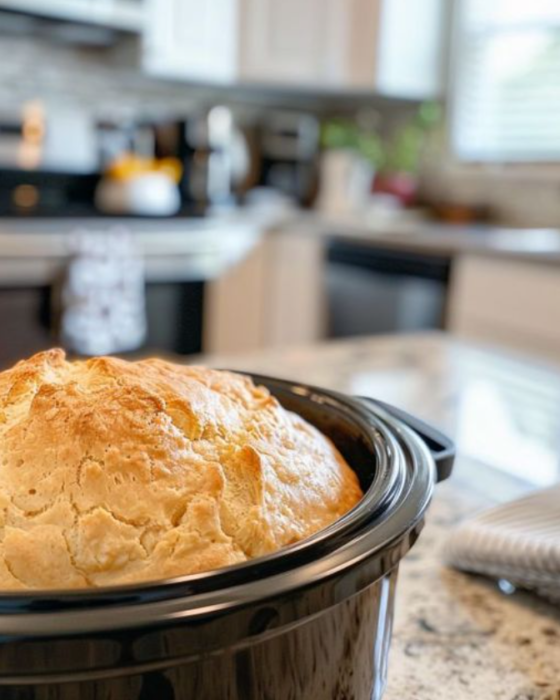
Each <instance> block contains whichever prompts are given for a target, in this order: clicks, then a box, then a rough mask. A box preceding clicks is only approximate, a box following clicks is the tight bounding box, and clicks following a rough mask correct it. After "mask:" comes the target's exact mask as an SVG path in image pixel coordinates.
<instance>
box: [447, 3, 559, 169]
mask: <svg viewBox="0 0 560 700" xmlns="http://www.w3.org/2000/svg"><path fill="white" fill-rule="evenodd" d="M456 19H457V21H456V32H455V58H454V70H453V74H452V89H451V141H452V146H453V150H454V152H455V154H456V156H457V157H458V158H459V159H460V160H464V161H487V162H492V161H493V162H545V161H558V160H560V2H559V0H493V1H492V2H489V1H488V0H458V2H457V18H456Z"/></svg>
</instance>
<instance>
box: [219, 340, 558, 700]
mask: <svg viewBox="0 0 560 700" xmlns="http://www.w3.org/2000/svg"><path fill="white" fill-rule="evenodd" d="M210 361H211V362H212V364H215V365H217V366H222V367H224V366H227V367H231V368H235V369H241V370H243V369H245V370H248V371H249V370H250V371H254V372H260V373H263V374H270V375H277V376H281V377H285V378H289V379H294V380H298V381H302V382H306V383H310V384H316V385H319V386H324V387H330V388H332V389H336V390H340V391H344V392H347V393H350V394H354V395H370V396H375V397H377V398H381V399H383V400H386V401H389V402H392V403H394V404H397V405H399V406H400V407H402V408H404V409H405V410H408V411H411V412H414V413H416V414H417V415H418V416H420V417H421V418H424V419H426V420H428V421H431V422H433V423H434V424H436V425H437V426H438V427H440V428H441V429H443V430H445V431H447V432H448V433H449V434H450V435H451V436H453V437H454V439H455V440H456V443H457V448H458V458H457V462H456V469H455V473H454V475H453V477H452V479H451V480H450V481H449V482H447V483H444V484H441V485H440V486H438V487H437V490H436V496H435V498H434V501H433V504H432V507H431V509H430V511H429V514H428V518H427V525H426V527H425V530H424V532H423V534H422V537H421V538H420V540H419V542H418V543H417V545H416V546H415V548H414V549H413V550H412V552H411V553H410V554H409V555H408V556H407V557H406V558H405V560H404V561H403V563H402V565H401V570H400V575H399V585H398V589H397V601H396V607H397V610H396V619H395V628H394V637H393V644H392V649H391V655H390V662H389V681H388V688H387V692H386V695H385V698H386V700H403V699H406V700H449V698H453V700H467V699H468V700H472V699H473V698H476V700H558V698H560V611H559V610H558V608H555V607H553V606H552V605H549V604H548V603H546V602H544V601H541V600H539V599H537V598H536V597H535V596H533V595H531V594H529V593H523V592H515V593H514V594H511V595H505V594H504V593H502V592H501V591H500V589H499V588H498V586H497V585H496V584H495V583H493V582H491V581H487V580H484V579H482V578H477V577H471V576H468V575H465V574H463V573H459V572H457V571H453V570H451V569H449V568H446V567H445V566H444V564H443V562H442V554H441V552H442V546H443V544H444V542H445V540H446V537H447V535H448V533H449V531H450V529H451V528H452V527H453V526H454V525H455V524H456V523H458V522H459V521H460V520H462V519H463V518H464V517H466V516H468V515H469V514H471V513H473V512H475V511H477V510H479V509H481V508H484V507H487V506H489V505H491V504H493V503H495V502H499V501H504V500H508V499H510V498H513V497H516V496H518V495H520V494H522V493H525V492H527V491H529V490H531V489H534V488H536V487H539V486H546V485H547V484H551V483H554V482H555V481H558V480H559V479H560V367H558V368H557V367H555V366H554V365H552V364H551V365H546V364H542V363H535V362H531V361H528V360H526V359H524V358H523V357H521V356H516V355H513V354H506V353H499V352H496V351H493V350H491V349H488V348H484V347H483V346H479V345H474V344H467V343H464V342H460V341H457V340H452V339H450V338H449V337H448V336H446V335H444V334H439V333H434V334H422V335H413V336H393V337H390V336H387V337H381V338H375V339H369V338H366V339H359V340H351V341H343V342H337V343H330V344H325V345H316V346H307V347H301V348H290V349H285V350H278V351H269V352H264V353H263V352H260V353H254V354H252V355H250V354H244V355H240V356H237V357H235V356H234V357H219V358H217V357H214V358H210Z"/></svg>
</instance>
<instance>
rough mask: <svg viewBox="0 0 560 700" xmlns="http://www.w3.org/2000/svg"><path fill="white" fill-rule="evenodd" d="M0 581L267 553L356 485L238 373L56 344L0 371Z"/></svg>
mask: <svg viewBox="0 0 560 700" xmlns="http://www.w3.org/2000/svg"><path fill="white" fill-rule="evenodd" d="M0 432H1V454H0V469H1V471H0V589H3V590H13V589H25V588H32V589H48V588H77V587H85V586H105V585H114V584H126V583H133V582H137V581H147V580H153V579H162V578H167V577H172V576H180V575H184V574H189V573H195V572H199V571H205V570H208V569H213V568H216V567H220V566H226V565H228V564H234V563H236V562H241V561H245V560H246V559H248V558H251V557H255V556H259V555H261V554H265V553H267V552H271V551H274V550H276V549H278V548H280V547H282V546H284V545H287V544H290V543H292V542H296V541H298V540H300V539H302V538H304V537H307V536H308V535H311V534H312V533H314V532H316V531H317V530H319V529H321V528H323V527H325V526H326V525H328V524H329V523H331V522H333V521H334V520H336V519H337V518H339V517H340V516H341V515H343V514H344V513H345V512H346V511H348V510H349V509H350V508H351V507H352V506H353V505H354V504H355V503H356V502H357V501H358V500H359V498H360V497H361V495H362V494H361V491H360V488H359V485H358V481H357V479H356V476H355V474H354V472H353V471H352V470H351V469H350V468H349V467H348V465H347V464H346V463H345V462H344V460H343V458H342V457H341V455H340V454H339V453H338V452H337V451H336V449H335V448H334V446H333V445H332V444H331V443H330V442H329V440H327V438H326V437H324V436H323V435H322V434H321V433H319V432H318V431H317V430H316V429H315V428H313V427H312V426H310V425H309V424H308V423H306V422H304V421H303V420H302V419H301V418H300V417H298V416H296V415H294V414H292V413H289V412H287V411H285V410H284V409H283V408H282V407H281V406H280V405H279V404H278V402H277V401H276V399H274V398H273V397H272V396H270V394H269V393H268V391H267V390H266V389H265V388H263V387H255V386H254V384H253V383H252V382H251V381H250V380H249V379H248V378H247V377H243V376H242V375H237V374H233V373H229V372H220V371H217V370H210V369H205V368H203V367H181V366H177V365H173V364H170V363H167V362H164V361H162V360H155V359H153V360H143V361H141V362H136V363H130V362H125V361H123V360H118V359H114V358H106V357H101V358H95V359H92V360H88V361H85V362H74V363H70V362H67V361H66V360H65V356H64V353H63V352H62V351H61V350H51V351H49V352H45V353H41V354H39V355H35V356H34V357H32V358H31V359H29V360H26V361H23V362H20V363H19V364H17V365H16V366H15V367H14V368H13V369H11V370H8V371H6V372H3V373H0Z"/></svg>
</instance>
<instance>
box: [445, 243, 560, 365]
mask: <svg viewBox="0 0 560 700" xmlns="http://www.w3.org/2000/svg"><path fill="white" fill-rule="evenodd" d="M448 325H449V328H450V330H452V331H453V332H455V333H456V334H458V335H460V336H463V337H466V338H470V339H473V340H478V341H484V342H487V343H491V344H495V345H503V346H507V347H510V348H512V349H515V350H521V351H522V352H528V353H531V354H533V355H538V356H541V357H543V358H548V359H553V360H557V361H560V266H559V265H557V264H552V263H551V264H547V263H546V262H531V261H526V260H514V259H508V258H503V257H499V258H498V257H495V258H494V257H488V256H479V255H468V254H466V255H462V256H459V258H458V259H457V260H456V261H455V263H454V266H453V273H452V284H451V291H450V300H449V317H448Z"/></svg>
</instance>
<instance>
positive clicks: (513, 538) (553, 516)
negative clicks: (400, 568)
mask: <svg viewBox="0 0 560 700" xmlns="http://www.w3.org/2000/svg"><path fill="white" fill-rule="evenodd" d="M445 558H446V560H447V562H448V563H449V564H451V565H452V566H455V567H457V568H459V569H463V570H466V571H472V572H474V573H479V574H485V575H488V576H492V577H493V578H497V579H506V580H507V581H509V582H510V583H512V584H513V585H514V586H517V587H522V588H529V589H533V590H535V591H536V592H537V593H540V594H541V595H543V596H545V597H547V598H549V599H552V600H554V601H555V602H560V485H557V486H553V487H551V488H548V489H544V490H542V491H537V492H534V493H532V494H530V495H529V496H525V497H524V498H521V499H519V500H516V501H513V502H511V503H506V504H504V505H500V506H497V507H495V508H492V509H491V510H488V511H485V512H483V513H480V514H479V515H476V516H474V517H473V518H471V519H469V520H466V521H465V522H464V523H462V524H461V525H459V526H458V527H457V528H456V529H455V531H454V532H453V533H452V535H451V537H450V539H449V540H448V542H447V544H446V548H445Z"/></svg>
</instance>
